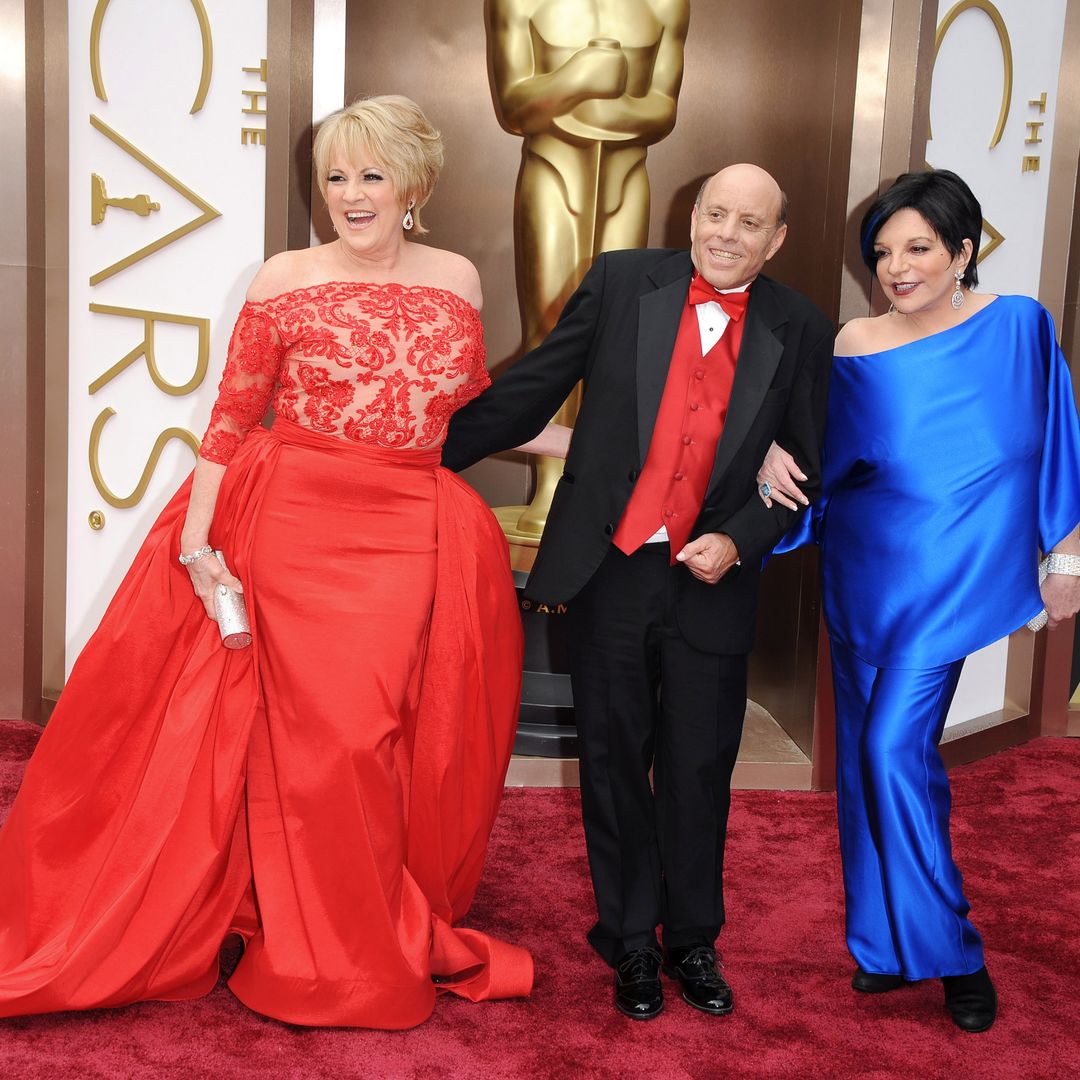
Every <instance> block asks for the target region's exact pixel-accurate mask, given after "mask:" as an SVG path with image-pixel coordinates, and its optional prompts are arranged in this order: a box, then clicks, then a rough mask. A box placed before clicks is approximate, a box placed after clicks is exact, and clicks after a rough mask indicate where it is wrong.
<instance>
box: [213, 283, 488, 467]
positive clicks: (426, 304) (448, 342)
mask: <svg viewBox="0 0 1080 1080" xmlns="http://www.w3.org/2000/svg"><path fill="white" fill-rule="evenodd" d="M489 383H490V379H489V377H488V373H487V369H486V367H485V365H484V335H483V328H482V327H481V325H480V316H479V313H478V312H477V311H476V309H475V308H474V307H473V306H472V305H471V304H469V303H468V302H467V301H466V300H464V299H462V297H460V296H458V295H457V294H456V293H452V292H449V291H448V290H446V289H438V288H435V287H434V286H430V285H396V284H388V285H376V284H372V283H370V282H359V281H331V282H327V283H325V284H323V285H313V286H311V287H309V288H306V289H295V290H293V291H292V292H288V293H284V294H283V295H281V296H275V297H273V298H271V299H269V300H262V301H259V302H258V303H252V302H248V303H246V304H244V306H243V308H241V310H240V315H239V317H238V319H237V320H236V327H235V329H234V330H233V334H232V339H231V341H230V342H229V355H228V359H227V360H226V363H225V371H224V374H223V375H222V377H221V385H220V387H219V388H218V397H217V401H216V402H215V404H214V409H213V412H212V413H211V414H210V426H209V427H208V428H207V429H206V434H205V435H204V436H203V441H202V450H201V451H200V452H201V454H202V456H203V457H204V458H207V459H209V460H210V461H216V462H218V463H219V464H222V465H226V464H228V463H229V461H230V460H231V459H232V456H233V454H235V453H236V450H237V448H238V447H239V445H240V443H241V442H242V441H243V438H244V436H245V435H246V434H247V433H248V431H250V430H251V428H253V427H254V426H255V425H256V424H257V423H258V422H259V421H260V420H261V419H262V418H263V416H264V415H265V413H266V410H267V407H268V406H269V405H270V404H271V403H272V404H273V407H274V412H275V413H276V414H277V415H278V416H280V417H282V418H283V419H285V420H291V421H292V422H293V423H295V424H300V425H302V426H304V427H309V428H311V429H312V430H314V431H321V432H323V433H324V434H328V435H337V436H339V437H341V438H343V439H351V440H353V441H354V442H363V443H374V444H375V445H376V446H383V447H391V448H402V447H431V446H438V445H440V444H441V443H442V441H443V439H445V438H446V428H447V425H448V424H449V422H450V417H451V416H452V415H453V414H454V412H455V411H456V410H457V409H460V408H461V406H462V405H464V404H465V403H466V402H467V401H470V400H471V399H472V398H474V397H476V395H477V394H479V393H480V392H481V391H482V390H483V389H484V388H485V387H486V386H487V385H488V384H489Z"/></svg>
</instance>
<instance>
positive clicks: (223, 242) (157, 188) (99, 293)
mask: <svg viewBox="0 0 1080 1080" xmlns="http://www.w3.org/2000/svg"><path fill="white" fill-rule="evenodd" d="M98 7H99V5H98V4H97V3H95V2H94V0H72V2H71V3H70V5H69V48H70V53H69V57H70V60H69V64H70V107H71V139H70V162H71V205H70V228H71V241H70V244H71V249H70V266H71V269H70V283H69V284H70V303H71V308H70V310H71V314H70V331H71V338H70V340H71V350H70V351H71V355H70V371H69V432H68V437H69V458H68V537H67V540H68V545H67V547H68V563H67V573H68V579H67V580H68V588H67V624H66V625H67V636H66V643H67V665H68V669H69V670H70V666H71V664H72V663H73V662H74V659H75V657H76V656H77V654H78V652H79V650H80V649H81V648H82V646H83V645H84V644H85V642H86V640H87V638H88V637H89V635H90V634H91V633H92V631H93V630H94V628H95V626H96V625H97V623H98V621H99V620H100V618H101V615H102V613H103V611H104V609H105V606H106V605H107V603H108V601H109V598H110V597H111V596H112V593H113V592H114V590H115V589H116V586H117V585H118V584H119V581H120V579H121V577H122V576H123V574H124V572H125V570H126V569H127V567H128V565H129V563H130V562H131V559H132V557H133V556H134V554H135V552H136V550H137V549H138V546H139V544H140V542H141V541H142V538H143V536H144V535H145V533H146V531H147V530H148V528H149V526H150V524H151V523H152V521H153V520H154V518H155V516H156V515H157V513H158V512H159V510H160V509H161V507H162V506H163V505H164V503H165V502H166V501H167V500H168V498H169V497H170V496H171V494H172V493H173V492H174V491H175V490H176V488H177V486H178V485H179V484H180V482H181V481H182V480H183V478H184V477H185V476H186V475H187V473H188V472H189V471H190V470H191V468H192V465H193V464H194V454H193V452H192V450H191V449H190V447H189V446H187V445H185V444H183V443H182V442H180V441H177V440H173V441H171V442H170V443H169V444H168V446H167V447H166V449H165V450H164V452H163V454H162V456H161V458H160V460H159V461H158V463H157V466H156V468H155V469H154V470H153V475H152V478H151V479H150V482H149V485H148V487H147V489H146V491H145V494H144V495H143V497H142V498H141V499H140V500H139V502H138V503H137V505H135V506H132V507H130V508H124V509H121V508H117V507H115V506H112V505H110V504H109V503H108V502H107V501H106V500H105V498H104V497H103V494H102V492H101V491H100V490H99V489H98V487H97V486H96V485H95V482H94V479H93V477H92V475H91V470H90V464H89V447H90V441H91V429H92V426H93V424H94V421H95V418H97V417H99V416H100V414H101V413H102V411H103V410H104V409H106V408H110V409H113V410H115V413H116V415H115V416H113V417H112V419H110V420H109V421H108V423H107V424H106V426H105V428H104V430H103V432H102V435H101V440H100V453H99V459H98V460H99V467H100V473H101V477H102V479H103V481H104V483H105V485H107V487H108V488H109V489H110V490H111V491H112V492H114V493H115V494H116V495H118V496H128V495H130V494H131V493H132V492H133V490H134V489H135V487H136V484H137V483H138V481H139V478H140V476H141V475H142V473H143V470H144V468H145V467H146V465H147V461H148V459H149V457H150V452H151V449H152V448H153V446H154V443H155V440H156V439H157V438H158V436H159V435H160V434H161V433H162V432H163V431H165V430H166V429H168V428H180V429H184V430H186V431H189V432H191V433H192V434H193V435H194V437H195V439H198V438H200V437H201V435H202V432H203V430H204V429H205V426H206V422H207V419H208V417H209V412H210V407H211V405H212V403H213V400H214V396H215V393H216V388H217V383H218V380H219V378H220V374H221V368H222V365H223V363H224V356H225V351H226V346H227V343H228V337H229V334H230V332H231V329H232V324H233V321H234V319H235V317H236V313H237V311H238V309H239V307H240V305H241V303H242V302H243V297H244V292H245V290H246V287H247V283H248V282H249V281H250V279H251V277H252V275H253V274H254V272H255V270H256V269H257V267H258V265H259V263H260V261H261V255H262V248H263V227H264V225H263V219H264V207H265V190H264V178H265V153H266V151H265V148H264V147H263V146H262V145H260V144H259V143H258V142H254V141H251V140H252V137H251V136H248V138H249V143H248V144H247V145H244V144H242V142H241V129H242V128H244V127H252V128H265V121H266V118H265V116H264V115H257V114H245V113H244V112H243V111H242V110H243V109H244V108H252V107H254V108H259V109H262V108H265V104H266V98H265V97H261V98H258V97H257V98H254V99H252V98H251V97H248V96H246V95H245V94H244V91H245V90H250V91H262V92H264V93H265V91H266V85H265V83H264V82H263V78H262V76H263V72H262V71H259V70H256V71H255V72H244V71H243V70H242V69H243V68H256V69H258V68H259V67H260V65H261V63H262V60H263V58H264V57H265V56H266V3H265V0H159V2H155V3H154V4H153V5H147V4H146V3H145V2H143V0H112V2H111V3H109V4H106V5H105V9H104V17H103V19H102V21H101V32H100V52H99V55H100V72H101V76H102V82H103V84H104V89H105V92H106V94H107V97H108V100H107V101H101V100H99V98H98V97H97V95H96V94H95V91H94V86H93V82H92V78H91V65H90V56H91V27H92V23H93V19H94V13H95V9H97V8H98ZM200 13H205V22H206V24H207V25H208V28H209V33H210V38H211V43H212V69H211V72H210V84H209V90H208V93H207V95H206V98H205V103H204V105H203V107H202V108H201V109H200V110H199V111H197V112H195V113H194V114H192V113H191V112H190V110H191V108H192V104H193V102H194V99H195V97H196V91H197V90H198V88H199V85H200V80H201V77H202V74H203V69H204V49H203V33H202V28H201V26H200V18H199V16H200ZM151 16H152V17H151ZM91 117H96V118H97V119H98V120H99V121H101V124H102V125H107V127H108V128H109V129H111V130H112V131H114V132H116V133H117V135H118V136H120V137H122V138H123V139H124V140H127V142H128V143H130V144H131V146H132V147H134V150H135V151H137V152H138V153H141V154H142V155H144V156H145V157H146V158H147V159H148V160H149V161H150V162H152V163H153V165H156V166H157V168H158V169H159V170H160V171H161V172H164V173H167V174H169V175H170V176H171V177H174V178H175V179H176V180H178V181H180V182H181V183H182V184H184V185H186V186H187V187H188V188H189V189H191V191H192V192H194V194H195V195H196V196H198V197H199V198H200V199H202V200H204V202H205V203H207V204H209V205H210V206H211V207H212V208H213V209H214V210H216V211H218V212H219V213H220V216H218V217H215V218H214V219H213V220H210V221H209V222H208V223H207V224H205V225H203V226H201V227H200V228H198V229H195V230H194V231H192V232H189V233H188V234H187V235H185V236H182V237H180V238H179V239H177V240H175V241H173V242H172V243H169V244H168V245H167V246H165V247H163V248H162V249H161V250H158V251H156V252H154V253H153V254H151V255H149V256H148V257H146V258H144V259H142V260H140V261H138V262H135V263H134V264H133V265H131V266H129V267H127V268H126V269H123V270H120V271H119V272H117V273H114V274H112V275H111V276H108V277H105V278H104V279H103V280H100V281H99V282H98V283H97V284H94V285H91V284H90V279H91V277H92V276H94V275H99V274H101V272H102V271H103V270H106V269H107V268H108V267H110V266H112V265H113V264H114V263H116V262H117V261H118V260H120V259H122V258H123V257H124V256H126V255H129V254H130V253H132V252H133V251H137V250H138V249H140V248H142V247H143V246H145V245H147V244H149V243H151V242H152V241H154V240H157V239H158V238H160V237H163V236H166V235H167V234H168V233H170V232H171V231H172V230H174V229H177V228H179V227H181V226H183V225H184V224H185V223H187V222H189V221H191V220H192V219H195V218H198V217H199V216H200V214H201V213H202V211H201V209H200V207H199V206H197V205H194V204H193V203H192V202H190V201H189V200H188V199H187V198H186V197H185V196H184V195H182V194H180V193H178V192H177V191H175V190H174V189H173V188H172V187H171V186H170V184H169V183H168V182H167V181H166V180H165V179H163V178H162V177H161V176H160V175H157V174H156V173H155V171H154V169H153V168H152V167H148V166H147V165H146V164H144V163H142V162H140V161H139V160H137V156H136V154H135V153H134V152H133V151H129V150H127V149H125V148H123V147H122V146H121V145H118V144H117V142H116V141H114V140H112V139H110V138H109V137H107V135H106V134H105V133H104V130H103V129H102V127H101V126H99V127H95V126H94V124H93V123H92V121H91ZM91 174H97V175H98V176H100V177H101V179H102V181H103V183H104V186H105V193H106V196H107V197H108V198H126V199H131V198H133V197H137V196H139V195H145V196H148V197H149V201H152V202H156V203H158V204H159V206H160V209H158V210H156V211H152V212H150V213H149V214H148V215H145V216H143V215H140V214H138V213H137V212H135V211H133V210H130V209H125V208H123V207H122V206H111V207H108V208H107V209H106V210H105V216H104V220H103V221H102V222H101V223H100V224H97V225H94V224H91V182H92V181H91ZM91 304H93V305H99V306H100V305H104V306H109V307H115V308H123V309H141V310H149V311H153V312H163V313H168V314H173V315H184V316H189V317H195V318H198V319H205V320H208V321H209V328H210V364H209V371H208V373H207V374H206V376H205V377H204V379H203V380H202V381H201V384H200V385H198V386H196V387H195V388H193V389H192V390H191V392H189V393H187V394H185V395H183V396H174V395H171V394H168V393H165V392H163V391H162V390H161V389H159V388H158V387H157V386H155V385H154V383H153V382H152V381H151V378H150V376H149V374H148V371H147V365H146V362H145V360H143V359H139V360H136V361H135V362H134V363H132V364H131V365H130V366H129V367H127V368H126V369H125V370H123V371H122V372H120V373H118V374H117V375H116V376H115V377H114V378H112V379H111V380H109V381H108V382H106V383H105V385H103V386H100V387H99V388H98V389H97V390H96V392H95V393H93V394H91V393H90V391H89V387H90V385H91V384H92V383H93V382H94V381H95V380H99V379H100V377H101V376H102V375H103V374H104V373H105V372H107V371H108V370H109V369H110V368H111V367H112V366H113V365H115V364H116V363H117V362H118V361H119V360H120V359H121V358H122V357H124V356H125V355H126V354H128V353H129V352H130V351H131V350H132V349H133V348H135V347H136V346H137V345H138V344H139V343H140V341H142V339H143V331H144V327H143V322H142V319H141V318H138V319H137V318H130V317H122V316H117V315H110V314H102V313H99V312H94V311H91V310H90V305H91ZM155 337H156V356H157V361H158V366H159V369H160V373H161V376H162V378H163V379H164V380H166V381H168V382H171V383H173V384H174V385H181V386H182V385H183V384H185V383H187V382H188V381H189V380H191V378H192V376H193V375H194V374H195V370H196V360H197V355H198V330H197V328H196V327H193V326H179V325H172V324H161V323H159V324H158V325H157V327H156V333H155ZM95 510H98V511H101V512H102V513H103V515H104V522H105V524H104V527H103V528H102V529H101V530H100V531H94V530H92V529H91V528H90V526H89V525H88V520H87V519H88V515H89V514H90V513H91V512H92V511H95Z"/></svg>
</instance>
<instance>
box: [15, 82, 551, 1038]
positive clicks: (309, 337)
mask: <svg viewBox="0 0 1080 1080" xmlns="http://www.w3.org/2000/svg"><path fill="white" fill-rule="evenodd" d="M315 158H316V167H317V171H318V176H319V183H320V187H321V188H322V190H323V193H324V195H325V197H326V200H327V204H328V206H329V209H330V214H331V217H332V219H333V222H334V226H335V229H336V231H337V233H338V238H337V240H336V242H335V243H333V244H328V245H325V246H324V247H321V248H314V249H310V250H304V251H295V252H285V253H283V254H281V255H278V256H275V257H274V258H272V259H270V260H269V261H268V262H267V263H266V264H265V265H264V266H263V267H262V269H261V270H260V271H259V273H258V274H257V275H256V277H255V280H254V281H253V283H252V285H251V288H250V290H249V293H248V300H247V303H245V305H244V307H243V309H242V310H241V312H240V317H239V320H238V321H237V324H236V329H235V330H234V332H233V336H232V341H231V344H230V348H229V355H228V360H227V363H226V367H225V373H224V377H223V379H222V383H221V388H220V393H219V397H218V399H217V403H216V405H215V406H214V411H213V414H212V417H211V422H210V427H209V429H208V431H207V433H206V436H205V438H204V440H203V445H202V451H201V453H200V456H199V459H198V462H197V465H196V468H195V471H194V473H193V476H192V478H191V479H189V480H188V481H187V482H186V483H185V484H184V485H183V487H182V488H181V490H180V491H179V492H178V493H177V495H176V496H175V497H174V498H173V500H172V501H171V502H170V504H169V505H168V506H167V507H166V508H165V510H164V511H163V513H162V514H161V516H160V517H159V518H158V520H157V522H156V523H155V525H154V527H153V528H152V529H151V531H150V534H149V536H148V537H147V539H146V541H145V543H144V544H143V547H142V549H141V550H140V552H139V554H138V556H137V558H136V559H135V562H134V564H133V565H132V567H131V569H130V571H129V572H128V574H127V576H126V577H125V579H124V581H123V583H122V584H121V586H120V589H119V591H118V592H117V594H116V596H115V597H114V599H113V601H112V603H111V605H110V606H109V609H108V611H107V612H106V614H105V617H104V619H103V620H102V623H101V626H100V628H99V629H98V631H97V632H96V634H95V635H94V637H93V638H92V639H91V641H90V642H89V643H88V645H87V646H86V649H85V650H84V651H83V653H82V655H81V656H80V657H79V660H78V662H77V663H76V665H75V667H74V670H73V671H72V674H71V678H70V680H69V682H68V685H67V688H66V689H65V691H64V693H63V695H62V697H61V699H60V702H59V704H58V705H57V708H56V711H55V712H54V714H53V717H52V720H51V721H50V723H49V726H48V728H47V730H46V732H45V734H44V735H43V736H42V739H41V742H40V744H39V746H38V749H37V752H36V753H35V755H34V757H33V758H32V760H31V762H30V764H29V766H28V768H27V772H26V777H25V780H24V782H23V786H22V790H21V791H20V793H19V797H18V799H17V800H16V802H15V805H14V807H13V809H12V811H11V814H10V816H9V818H8V820H7V822H6V823H5V825H4V827H3V829H0V882H2V886H0V1016H11V1015H17V1014H25V1013H42V1012H50V1011H55V1010H66V1009H87V1008H96V1007H100V1006H115V1005H123V1004H126V1003H128V1002H133V1001H140V1000H146V999H182V998H191V997H196V996H198V995H201V994H205V993H207V992H208V991H209V990H210V989H211V988H212V987H213V986H214V984H215V981H216V979H217V976H218V952H219V948H220V946H221V942H222V939H223V938H224V937H225V935H226V934H227V933H229V932H230V931H233V932H238V933H240V934H241V935H242V936H243V937H244V939H245V941H246V948H245V950H244V954H243V957H242V959H241V961H240V963H239V966H238V967H237V968H236V971H235V972H234V974H233V976H232V978H231V980H230V982H229V985H230V987H231V989H232V990H233V992H234V993H235V994H236V995H237V996H238V997H239V998H240V1000H241V1001H243V1002H244V1003H245V1004H246V1005H248V1006H249V1007H250V1008H252V1009H255V1010H257V1011H258V1012H260V1013H263V1014H265V1015H267V1016H272V1017H276V1018H278V1019H281V1020H286V1021H290V1022H292V1023H297V1024H313V1025H324V1024H325V1025H349V1026H363V1027H378V1028H406V1027H411V1026H413V1025H415V1024H419V1023H421V1022H422V1021H423V1020H425V1019H426V1018H427V1017H428V1016H429V1015H430V1013H431V1011H432V1009H433V1006H434V1000H435V996H436V992H437V991H439V990H452V991H454V992H455V993H458V994H461V995H463V996H465V997H467V998H470V999H472V1000H479V999H483V998H492V997H504V996H518V995H525V994H527V993H528V992H529V990H530V988H531V984H532V961H531V958H530V957H529V955H528V953H527V952H525V950H523V949H521V948H518V947H516V946H513V945H508V944H503V943H501V942H498V941H495V940H493V939H492V938H490V937H488V936H487V935H485V934H483V933H481V932H479V931H477V930H467V929H460V928H454V927H453V923H454V922H455V920H457V919H459V918H460V917H461V916H462V915H464V914H465V912H466V911H467V910H468V908H469V905H470V903H471V901H472V897H473V893H474V892H475V889H476V887H477V883H478V881H479V878H480V873H481V869H482V866H483V859H484V853H485V849H486V845H487V839H488V833H489V831H490V828H491V825H492V822H493V820H494V817H495V813H496V810H497V807H498V804H499V799H500V796H501V792H502V784H503V778H504V775H505V771H506V767H507V763H508V761H509V755H510V749H511V745H512V742H513V735H514V727H515V721H516V714H517V702H518V687H519V680H520V675H521V640H520V621H519V618H518V614H517V607H516V603H515V599H514V592H513V588H512V585H511V579H510V572H509V569H508V560H507V553H506V545H505V541H504V540H503V537H502V534H501V533H500V531H499V529H498V526H497V525H496V523H495V521H494V519H493V518H492V516H491V514H490V513H489V511H488V510H487V508H486V506H484V504H483V503H482V501H481V500H480V499H479V497H478V496H477V495H476V494H475V493H474V492H473V491H472V490H471V489H470V488H469V487H468V486H467V485H465V484H464V483H463V482H462V481H460V480H459V479H458V478H457V477H456V476H454V475H453V474H452V473H449V472H447V471H446V470H444V469H442V468H441V467H439V464H438V463H439V456H440V447H441V444H442V440H443V438H444V436H445V432H446V426H447V422H448V420H449V418H450V416H451V414H452V413H453V411H454V410H455V409H457V408H459V407H461V406H462V405H463V404H465V402H467V401H468V400H470V399H471V398H472V397H474V396H475V395H476V394H478V393H480V391H481V390H482V389H483V388H484V387H485V386H486V385H487V383H488V377H487V373H486V370H485V366H484V348H483V336H482V330H481V325H480V319H479V314H478V309H479V306H480V303H481V296H480V285H479V279H478V277H477V274H476V271H475V269H474V268H473V267H472V265H471V264H470V263H469V262H468V261H467V260H465V259H463V258H461V257H460V256H458V255H454V254H452V253H450V252H446V251H439V250H437V249H434V248H430V247H426V246H422V245H419V244H415V243H409V242H406V240H405V236H406V233H407V231H408V230H410V229H411V230H413V231H414V232H418V231H422V230H421V229H420V226H419V211H420V208H421V207H422V206H423V205H424V203H425V202H426V200H427V197H428V195H429V194H430V192H431V189H432V188H433V187H434V184H435V180H436V177H437V175H438V170H439V167H440V165H441V162H442V148H441V142H440V140H439V136H438V133H437V132H436V131H434V130H433V129H432V128H431V126H430V124H429V123H428V122H427V120H426V119H425V118H424V116H423V114H422V113H421V112H420V110H419V108H417V106H416V105H415V104H413V103H412V102H410V101H408V99H405V98H400V97H390V96H386V97H381V98H372V99H369V100H366V101H361V102H357V103H356V104H354V105H352V106H350V107H349V108H347V109H345V110H342V112H340V113H338V114H335V116H334V117H332V118H331V119H330V120H329V121H327V123H326V124H325V125H324V126H323V127H322V129H321V130H320V133H319V135H318V138H317V139H316V144H315ZM271 404H272V405H273V409H274V412H275V414H276V420H275V422H274V425H273V427H272V428H271V429H269V430H267V429H266V428H264V427H262V426H261V425H260V424H259V421H260V419H261V418H262V416H263V415H264V413H265V412H266V409H267V407H268V405H271ZM557 437H558V436H556V435H548V436H546V438H547V439H548V440H550V439H552V438H557ZM544 438H545V437H541V441H538V446H537V447H536V448H537V449H541V450H543V451H544V452H548V453H551V452H558V449H557V448H556V447H554V446H552V445H549V444H548V443H543V441H542V440H543V439H544ZM214 549H220V550H222V551H223V552H224V555H225V559H226V562H227V564H228V566H229V568H230V569H231V570H232V571H233V572H234V573H235V575H236V576H235V577H234V576H233V574H230V573H228V572H227V571H226V570H224V569H223V568H222V567H221V566H220V564H219V563H218V562H217V560H216V559H215V558H214V557H213V554H212V552H213V550H214ZM181 554H183V555H184V556H185V562H186V563H187V565H186V566H185V565H181V564H180V562H179V561H178V558H177V557H178V556H179V555H181ZM192 556H197V557H195V558H191V557H192ZM241 582H242V585H241ZM220 584H225V585H227V586H229V587H231V588H235V589H237V590H240V589H242V591H243V595H244V598H245V602H246V607H247V611H248V615H249V618H250V621H251V628H252V635H253V641H252V644H251V646H250V648H247V649H241V650H235V651H233V650H228V649H225V648H223V647H222V644H221V640H220V637H219V634H218V628H217V626H216V624H215V623H214V622H213V621H212V618H213V606H212V601H211V597H212V595H213V591H214V589H215V587H217V586H218V585H220ZM207 615H210V618H207Z"/></svg>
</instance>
